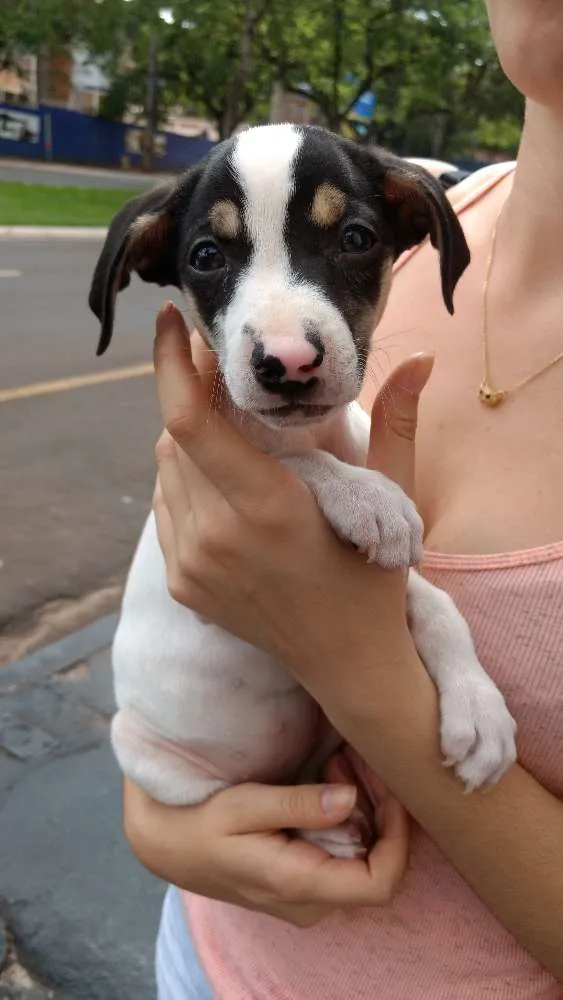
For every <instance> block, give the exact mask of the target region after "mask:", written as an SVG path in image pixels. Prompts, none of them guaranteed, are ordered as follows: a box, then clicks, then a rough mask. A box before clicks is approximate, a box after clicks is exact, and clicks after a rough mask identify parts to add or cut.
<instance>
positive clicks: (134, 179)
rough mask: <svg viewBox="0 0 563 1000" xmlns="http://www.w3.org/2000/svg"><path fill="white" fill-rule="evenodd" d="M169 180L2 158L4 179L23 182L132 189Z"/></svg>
mask: <svg viewBox="0 0 563 1000" xmlns="http://www.w3.org/2000/svg"><path fill="white" fill-rule="evenodd" d="M166 179H167V175H166V174H140V173H137V172H135V171H126V170H97V169H96V168H95V167H74V166H66V165H65V164H61V163H56V164H55V163H32V162H30V161H28V160H18V159H14V160H11V159H7V158H3V159H0V181H21V182H22V183H24V184H42V185H48V186H53V185H54V186H63V187H67V186H68V187H87V188H125V189H126V190H130V189H133V188H149V187H154V186H155V185H156V184H162V183H163V182H164V181H166Z"/></svg>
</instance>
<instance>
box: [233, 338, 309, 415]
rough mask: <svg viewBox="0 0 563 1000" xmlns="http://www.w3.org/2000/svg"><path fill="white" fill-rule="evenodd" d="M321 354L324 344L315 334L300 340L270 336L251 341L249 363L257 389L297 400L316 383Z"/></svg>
mask: <svg viewBox="0 0 563 1000" xmlns="http://www.w3.org/2000/svg"><path fill="white" fill-rule="evenodd" d="M324 357H325V348H324V344H323V342H322V340H321V338H320V337H319V336H318V335H317V334H313V335H311V334H309V335H308V336H307V338H306V339H305V338H303V339H302V340H301V339H299V340H296V339H293V338H289V337H287V338H286V337H270V338H268V339H267V340H266V341H263V340H259V341H257V342H256V343H255V344H254V347H253V349H252V355H251V358H250V363H251V366H252V371H253V374H254V378H255V379H256V381H257V383H258V385H259V386H260V388H261V389H264V390H265V391H266V392H271V393H275V394H276V395H278V396H281V397H282V398H283V399H287V400H295V401H297V400H300V399H305V398H307V397H308V396H310V395H311V393H312V392H313V391H314V389H315V388H316V387H317V386H318V385H319V382H320V377H319V376H320V375H321V374H322V367H323V361H324Z"/></svg>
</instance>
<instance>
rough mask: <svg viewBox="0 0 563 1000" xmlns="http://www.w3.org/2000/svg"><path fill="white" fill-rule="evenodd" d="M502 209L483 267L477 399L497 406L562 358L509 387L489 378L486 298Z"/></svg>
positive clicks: (562, 355)
mask: <svg viewBox="0 0 563 1000" xmlns="http://www.w3.org/2000/svg"><path fill="white" fill-rule="evenodd" d="M503 209H504V204H503V206H502V208H501V210H500V212H499V213H498V215H497V217H496V219H495V224H494V227H493V235H492V238H491V247H490V250H489V256H488V258H487V264H486V267H485V280H484V281H483V378H482V380H481V385H480V386H479V400H480V401H481V403H483V405H484V406H490V407H494V406H499V405H500V404H501V403H504V402H505V400H507V399H508V397H509V396H513V395H514V393H515V392H518V391H519V390H520V389H523V388H524V386H526V385H529V384H530V382H535V380H536V379H537V378H539V377H540V375H543V374H544V372H547V371H549V369H550V368H553V367H554V365H556V364H558V362H559V361H562V360H563V351H562V352H561V353H560V354H557V355H556V357H554V358H552V359H551V361H548V362H547V364H546V365H543V366H542V367H541V368H539V369H538V371H536V372H532V374H531V375H527V376H526V378H523V379H522V380H521V381H520V382H517V383H516V385H513V386H512V388H511V389H497V387H496V386H495V385H493V382H492V380H491V376H490V365H489V344H488V333H489V316H488V298H489V281H490V278H491V271H492V267H493V260H494V256H495V247H496V241H497V229H498V224H499V221H500V217H501V215H502V212H503Z"/></svg>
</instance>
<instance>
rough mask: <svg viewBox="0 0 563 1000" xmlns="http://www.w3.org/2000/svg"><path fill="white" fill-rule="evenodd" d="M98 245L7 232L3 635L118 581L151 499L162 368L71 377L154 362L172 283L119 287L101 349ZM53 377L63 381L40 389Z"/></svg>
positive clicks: (1, 470) (2, 251) (1, 459)
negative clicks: (95, 306)
mask: <svg viewBox="0 0 563 1000" xmlns="http://www.w3.org/2000/svg"><path fill="white" fill-rule="evenodd" d="M100 246H101V243H98V242H94V241H84V240H82V241H72V242H71V241H66V240H57V241H55V240H53V241H50V242H45V241H42V242H40V243H39V242H35V243H34V242H31V241H30V242H28V241H25V242H24V241H21V240H13V241H9V240H4V241H2V240H0V427H1V433H0V635H2V634H3V635H4V640H6V637H9V636H10V635H11V634H12V633H13V632H14V630H15V631H16V632H17V633H18V634H19V632H20V631H21V630H22V629H23V630H24V631H25V629H26V628H27V627H28V624H29V621H30V618H31V615H32V613H33V612H35V611H36V610H37V609H41V608H43V607H44V606H45V605H46V603H47V602H53V601H55V602H60V601H61V600H62V601H63V604H62V605H61V604H55V605H53V607H54V608H55V610H57V612H58V610H60V608H61V607H62V609H63V612H64V609H65V608H72V607H74V605H73V604H72V603H71V604H67V603H66V602H69V601H70V602H73V601H74V600H75V599H77V598H81V597H83V595H87V594H92V593H93V592H98V591H99V590H100V589H101V588H105V587H106V586H107V585H109V584H115V583H116V582H119V581H121V580H122V579H123V576H124V573H125V571H126V567H127V565H128V563H129V561H130V559H131V555H132V552H133V549H134V545H135V541H136V538H137V536H138V533H139V530H140V528H141V525H142V523H143V520H144V518H145V515H146V513H147V510H148V508H149V504H150V497H151V490H152V483H153V476H154V455H153V446H154V442H155V440H156V437H157V435H158V431H159V418H158V410H157V404H156V397H155V392H154V383H153V379H152V375H151V374H143V375H141V376H138V375H136V374H135V373H134V377H127V378H125V377H122V375H123V374H124V373H122V372H120V371H118V374H117V376H116V378H117V380H116V381H107V382H104V383H94V384H89V385H86V386H83V387H81V388H72V387H71V388H69V385H68V382H67V380H68V379H69V378H72V377H75V376H79V375H85V376H90V375H94V376H96V377H98V376H99V375H100V373H109V372H111V371H113V370H120V369H127V367H129V368H130V367H131V366H137V365H140V364H142V363H145V364H148V363H150V358H151V350H152V333H153V327H154V318H155V315H156V312H157V310H158V307H159V305H160V303H161V302H162V301H163V298H164V293H163V291H162V290H161V289H158V288H153V287H150V286H146V285H143V284H142V283H141V282H140V281H138V280H137V279H136V278H135V279H134V280H133V282H132V284H131V286H130V288H128V289H127V290H126V291H125V292H124V293H122V295H121V297H120V302H119V306H118V311H117V322H116V328H115V335H114V341H113V343H112V346H111V348H110V350H109V352H108V354H107V355H105V356H104V357H103V358H101V359H97V358H96V357H95V348H96V341H97V322H96V320H95V318H94V317H93V316H92V315H91V314H90V312H89V310H88V307H87V302H86V299H87V294H88V287H89V281H90V276H91V272H92V269H93V266H94V262H95V260H96V256H97V253H98V252H99V248H100ZM2 275H4V277H2ZM177 301H178V300H177ZM125 374H127V372H125ZM45 381H54V382H56V383H57V384H55V385H53V386H51V387H49V388H50V391H48V392H47V393H45V394H41V395H34V394H33V393H34V392H36V391H37V389H36V388H34V387H36V386H37V383H43V382H45ZM22 387H23V389H22ZM17 389H22V392H21V393H17V392H15V391H14V390H17ZM102 610H103V611H106V610H108V609H107V608H106V607H105V606H104V607H103V609H102ZM82 621H83V619H81V620H80V621H79V622H78V624H81V623H82ZM47 638H51V636H50V635H48V636H47ZM36 645H37V643H36ZM4 649H6V642H4ZM18 649H19V647H18ZM24 651H26V650H24ZM1 659H2V654H1V651H0V661H1ZM4 659H6V655H5V656H4Z"/></svg>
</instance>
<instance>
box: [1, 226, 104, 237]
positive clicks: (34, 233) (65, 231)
mask: <svg viewBox="0 0 563 1000" xmlns="http://www.w3.org/2000/svg"><path fill="white" fill-rule="evenodd" d="M106 233H107V228H106V227H103V226H0V237H6V236H8V237H12V238H15V239H22V240H53V239H55V240H100V239H103V238H104V237H105V235H106Z"/></svg>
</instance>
